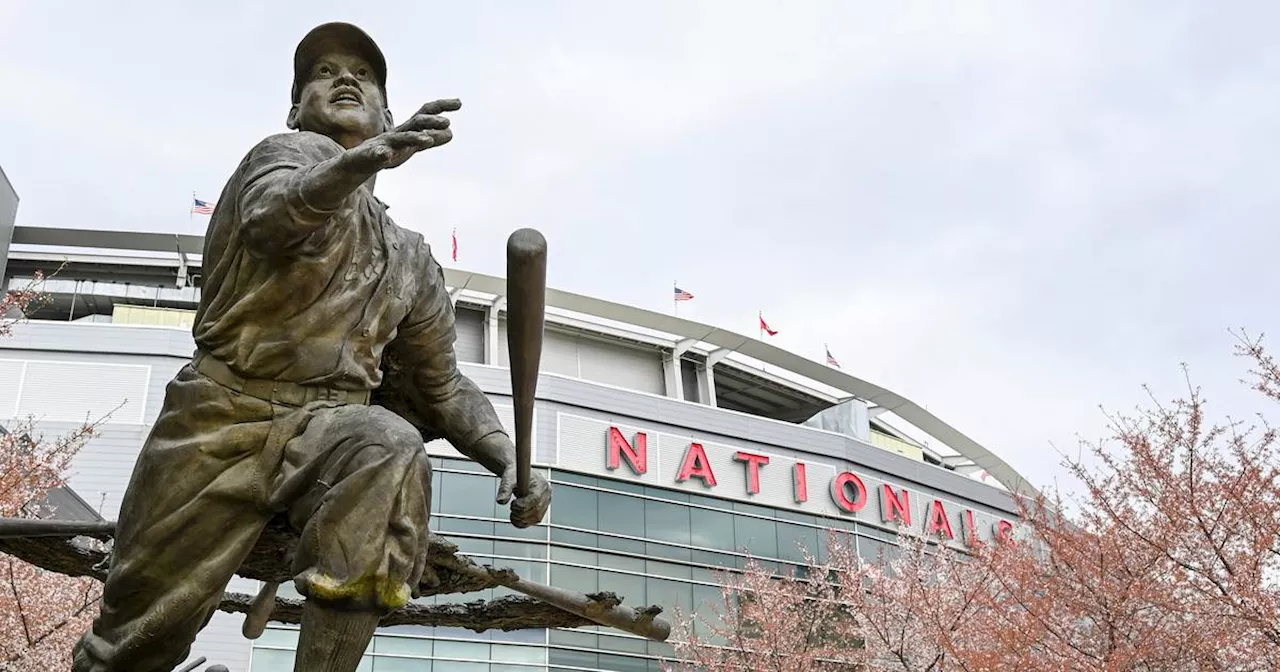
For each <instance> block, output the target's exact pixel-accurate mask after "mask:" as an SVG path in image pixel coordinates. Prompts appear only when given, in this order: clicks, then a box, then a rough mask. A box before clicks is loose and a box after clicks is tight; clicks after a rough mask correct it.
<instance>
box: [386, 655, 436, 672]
mask: <svg viewBox="0 0 1280 672" xmlns="http://www.w3.org/2000/svg"><path fill="white" fill-rule="evenodd" d="M430 669H431V661H430V660H423V659H421V658H390V657H386V658H384V657H382V656H374V657H373V672H425V671H427V670H430Z"/></svg>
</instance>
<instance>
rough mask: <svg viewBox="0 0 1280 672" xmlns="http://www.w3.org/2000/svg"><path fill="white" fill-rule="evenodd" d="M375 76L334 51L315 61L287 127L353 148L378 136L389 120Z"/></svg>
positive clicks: (354, 58) (361, 63)
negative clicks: (311, 132) (324, 137)
mask: <svg viewBox="0 0 1280 672" xmlns="http://www.w3.org/2000/svg"><path fill="white" fill-rule="evenodd" d="M386 107H387V104H386V101H385V100H384V99H383V95H382V90H381V89H380V88H379V87H378V80H377V76H376V75H375V74H374V70H373V68H372V67H371V66H370V65H369V63H368V62H367V61H365V60H364V59H363V58H360V57H359V56H355V55H353V54H347V53H341V52H335V53H329V54H324V55H322V56H321V57H320V58H318V59H316V62H315V64H314V65H312V67H311V79H310V80H309V81H308V82H307V83H306V84H305V85H304V86H303V87H302V91H301V92H300V94H299V96H298V104H297V105H296V106H295V107H294V109H293V110H292V111H291V112H290V117H289V122H290V124H289V125H290V126H291V127H293V128H296V129H298V130H303V131H314V132H316V133H322V134H324V135H327V136H329V137H331V138H333V139H334V140H337V141H338V142H339V143H341V144H343V145H344V146H347V147H348V148H350V147H353V146H354V145H356V144H359V143H360V142H363V141H364V140H367V139H369V138H372V137H373V136H375V135H377V134H379V133H381V132H382V131H383V130H384V129H385V128H386V127H387V126H388V124H389V122H390V117H389V114H388V112H387V109H386Z"/></svg>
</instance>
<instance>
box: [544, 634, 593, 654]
mask: <svg viewBox="0 0 1280 672" xmlns="http://www.w3.org/2000/svg"><path fill="white" fill-rule="evenodd" d="M550 641H551V643H552V644H561V645H564V646H576V647H579V648H583V649H595V648H599V646H600V640H599V635H597V634H595V633H594V632H581V631H578V630H552V631H551V635H550Z"/></svg>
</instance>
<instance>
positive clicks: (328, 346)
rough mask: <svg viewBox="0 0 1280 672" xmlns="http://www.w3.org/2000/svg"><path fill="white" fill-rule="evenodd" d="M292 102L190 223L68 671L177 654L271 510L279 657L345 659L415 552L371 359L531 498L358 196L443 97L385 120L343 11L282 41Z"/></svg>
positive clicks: (372, 67)
mask: <svg viewBox="0 0 1280 672" xmlns="http://www.w3.org/2000/svg"><path fill="white" fill-rule="evenodd" d="M292 98H293V104H292V106H291V107H290V109H289V116H288V127H289V128H290V129H292V132H289V133H284V134H280V135H273V136H271V137H268V138H266V139H265V140H263V141H262V142H260V143H258V145H257V146H255V147H254V148H253V149H252V150H250V151H249V153H248V155H247V156H245V157H244V159H243V160H242V161H241V162H240V164H239V166H238V167H237V168H236V169H235V172H234V173H233V174H232V175H231V178H230V180H229V181H228V182H227V185H226V187H225V189H224V190H223V192H222V195H221V197H220V198H219V199H218V204H217V208H216V209H215V211H214V213H213V216H212V218H211V220H210V222H209V229H208V233H207V234H206V237H205V249H204V279H205V280H204V287H203V294H202V296H201V299H200V306H199V309H198V311H197V313H196V319H195V326H194V328H193V334H194V336H195V342H196V347H197V350H196V353H195V355H194V357H193V359H192V361H191V362H190V363H189V364H187V365H185V366H184V367H183V368H182V369H181V370H180V371H179V372H178V374H177V375H176V376H175V378H174V379H173V381H172V382H170V383H169V385H168V387H167V388H166V391H165V399H164V406H163V408H162V410H161V412H160V415H159V418H158V419H157V421H156V424H155V426H154V428H153V429H152V431H151V433H150V435H149V436H148V438H147V441H146V443H145V445H144V446H143V448H142V451H141V454H140V455H139V456H138V461H137V465H136V467H135V468H134V471H133V476H132V479H131V481H130V483H129V487H128V490H127V491H126V494H125V497H124V501H123V504H122V507H121V511H120V517H119V521H118V525H117V528H116V536H115V546H114V549H113V551H112V558H111V569H110V573H109V575H108V578H107V580H106V585H105V588H104V591H103V597H102V608H101V613H100V615H99V616H98V618H97V619H96V620H95V621H94V625H93V628H92V629H91V631H90V632H88V633H86V634H85V635H84V637H83V638H82V639H81V640H80V642H79V643H78V644H77V645H76V648H75V655H74V660H75V663H74V669H75V670H76V672H168V671H169V670H172V669H173V668H174V667H175V666H176V665H178V664H179V663H181V662H182V661H183V660H184V659H185V658H186V657H187V655H188V654H189V651H190V646H191V643H192V642H193V641H194V640H195V638H196V636H197V634H198V633H199V632H200V630H201V629H202V628H203V627H204V626H205V625H206V624H207V623H208V621H209V618H210V617H211V615H212V613H213V611H214V610H215V608H216V607H217V605H218V603H219V600H220V599H221V597H222V592H223V589H224V588H225V586H226V585H227V582H228V580H229V579H230V578H231V577H232V575H233V573H234V572H235V570H236V569H237V568H238V567H239V566H240V564H241V562H242V561H243V560H244V558H245V556H246V554H247V553H248V552H249V551H250V549H251V548H252V547H253V545H254V543H255V542H256V540H257V539H258V536H259V533H260V532H261V531H262V529H263V528H264V526H265V525H266V524H267V522H268V521H269V520H270V519H272V518H273V517H275V516H277V515H283V516H287V518H288V520H289V522H290V523H291V524H292V525H293V526H294V527H295V528H296V529H297V530H298V532H299V535H300V542H299V543H298V546H297V549H296V552H295V553H294V555H293V557H292V563H293V565H292V570H291V571H292V572H294V576H295V585H296V587H297V589H298V592H299V593H301V594H302V595H303V596H304V597H305V599H306V601H305V606H304V607H303V613H302V626H301V628H302V629H301V634H300V636H299V640H298V654H297V662H296V663H295V667H294V669H295V670H298V671H303V670H305V671H306V672H328V671H332V672H353V671H354V670H355V669H356V666H357V664H358V663H359V661H360V657H361V655H362V654H363V653H364V651H365V649H366V647H367V646H368V644H369V641H370V639H371V638H372V636H373V632H374V629H375V627H376V626H377V623H378V620H379V619H380V618H381V617H382V616H383V615H384V614H386V613H387V612H389V611H391V610H394V609H397V608H399V607H402V606H404V605H405V604H406V603H407V602H408V601H409V600H410V599H411V598H412V597H413V596H414V594H415V592H416V590H417V586H418V584H419V580H420V579H421V578H422V576H423V572H424V564H425V558H426V551H427V539H428V531H427V523H428V518H429V515H430V502H431V492H430V491H431V468H430V464H429V462H428V459H427V456H426V453H425V451H424V450H423V445H422V444H423V438H422V432H421V431H420V429H421V427H420V426H415V424H413V423H410V422H409V421H407V420H406V419H405V418H404V417H402V416H401V415H400V414H397V413H395V412H392V411H391V410H388V409H387V408H385V407H383V406H380V405H371V404H370V403H369V400H370V397H371V394H372V393H373V391H374V390H376V389H377V388H378V387H379V385H380V384H382V382H383V377H382V376H383V369H382V364H383V360H384V358H385V357H390V358H393V359H394V361H395V362H396V367H397V371H398V372H399V373H400V374H402V375H399V376H398V382H397V385H399V386H402V389H399V392H400V393H401V395H402V397H403V398H405V399H408V400H409V404H410V406H411V407H412V409H411V410H412V412H413V414H414V415H415V416H416V419H417V420H418V421H420V422H421V423H425V424H426V425H429V426H430V427H431V428H432V429H434V430H435V431H436V432H437V433H438V435H439V436H442V437H444V438H446V439H448V441H449V442H450V443H451V444H453V446H455V447H456V448H457V449H458V450H459V452H461V453H462V454H463V455H466V456H467V457H470V458H471V459H473V460H475V461H476V462H479V463H480V464H481V465H483V466H484V467H485V468H486V469H488V470H489V471H491V472H493V473H494V474H495V475H497V476H498V477H499V479H500V480H499V485H498V489H497V493H496V497H497V501H498V502H499V503H502V504H506V503H507V502H510V505H511V522H512V524H514V525H516V526H518V527H527V526H530V525H534V524H536V523H538V522H539V521H540V520H541V519H542V517H543V516H544V515H545V513H546V511H547V508H548V506H549V504H550V499H551V491H550V487H549V486H548V485H547V483H546V481H545V480H544V479H543V478H542V477H541V476H539V475H538V474H536V473H534V474H533V475H532V476H531V477H527V478H528V482H527V484H524V483H522V484H521V489H522V490H523V491H524V495H523V496H515V497H513V490H515V489H516V481H517V471H518V470H517V465H516V459H515V451H514V446H513V443H512V440H511V439H510V438H509V437H508V435H507V434H506V433H505V432H504V431H503V429H502V426H501V425H500V424H499V421H498V418H497V416H496V414H495V413H494V409H493V406H492V405H491V404H490V402H489V401H488V399H487V398H486V397H485V396H484V395H483V393H481V392H480V390H479V389H478V388H477V387H476V386H475V384H474V383H472V382H471V381H470V380H468V379H467V378H465V377H464V376H462V374H461V373H459V371H458V367H457V361H456V359H455V355H454V349H453V344H454V338H455V330H454V312H453V305H452V302H451V301H450V298H449V295H448V293H447V292H446V290H445V286H444V275H443V272H442V271H441V268H440V266H439V265H438V264H437V262H436V260H435V259H434V258H433V257H432V254H431V249H430V248H429V247H428V245H427V244H426V243H425V242H424V241H423V238H422V236H420V235H419V234H417V233H413V232H410V231H407V230H405V229H402V228H400V227H399V226H397V225H396V224H395V223H394V222H392V220H391V218H390V217H389V216H388V215H387V207H386V205H384V204H383V203H382V202H381V201H379V200H378V199H377V198H376V197H375V196H374V194H373V186H374V180H375V178H376V176H377V174H378V172H379V171H382V170H389V169H393V168H396V167H398V166H400V165H402V164H404V163H405V162H406V161H409V160H410V159H412V158H413V157H414V156H416V155H417V154H418V153H419V152H423V151H426V150H429V149H431V148H433V147H438V146H440V145H443V144H445V143H447V142H449V140H450V139H451V138H452V133H451V131H450V130H449V120H448V119H447V118H446V117H445V116H443V114H444V113H446V112H452V111H455V110H457V109H459V107H460V104H459V102H458V101H456V100H440V101H436V102H432V103H427V104H426V105H423V106H422V107H421V109H419V110H418V112H417V113H416V114H414V115H413V116H412V117H410V118H409V119H407V120H405V121H404V123H401V124H400V125H398V126H397V125H395V124H394V123H393V121H392V117H391V114H390V112H389V111H388V109H387V96H386V62H385V60H384V58H383V55H382V53H381V51H380V50H379V49H378V47H377V45H376V44H375V43H374V42H373V40H372V39H371V38H370V37H369V36H368V35H367V34H365V33H364V32H363V31H361V30H360V29H359V28H356V27H355V26H352V25H349V24H343V23H329V24H325V25H322V26H319V27H317V28H315V29H314V30H312V31H311V32H310V33H308V34H307V35H306V36H305V37H304V38H303V39H302V41H301V43H300V44H299V45H298V48H297V51H296V53H295V55H294V81H293V96H292ZM525 461H526V464H527V458H526V460H525ZM526 470H527V466H526Z"/></svg>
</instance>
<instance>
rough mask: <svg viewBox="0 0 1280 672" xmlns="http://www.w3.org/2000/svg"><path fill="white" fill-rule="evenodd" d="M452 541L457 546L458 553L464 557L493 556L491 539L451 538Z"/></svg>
mask: <svg viewBox="0 0 1280 672" xmlns="http://www.w3.org/2000/svg"><path fill="white" fill-rule="evenodd" d="M449 541H452V542H453V543H454V544H457V546H458V552H459V553H462V554H464V555H493V540H492V539H475V538H472V537H453V538H452V539H450V540H449Z"/></svg>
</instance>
